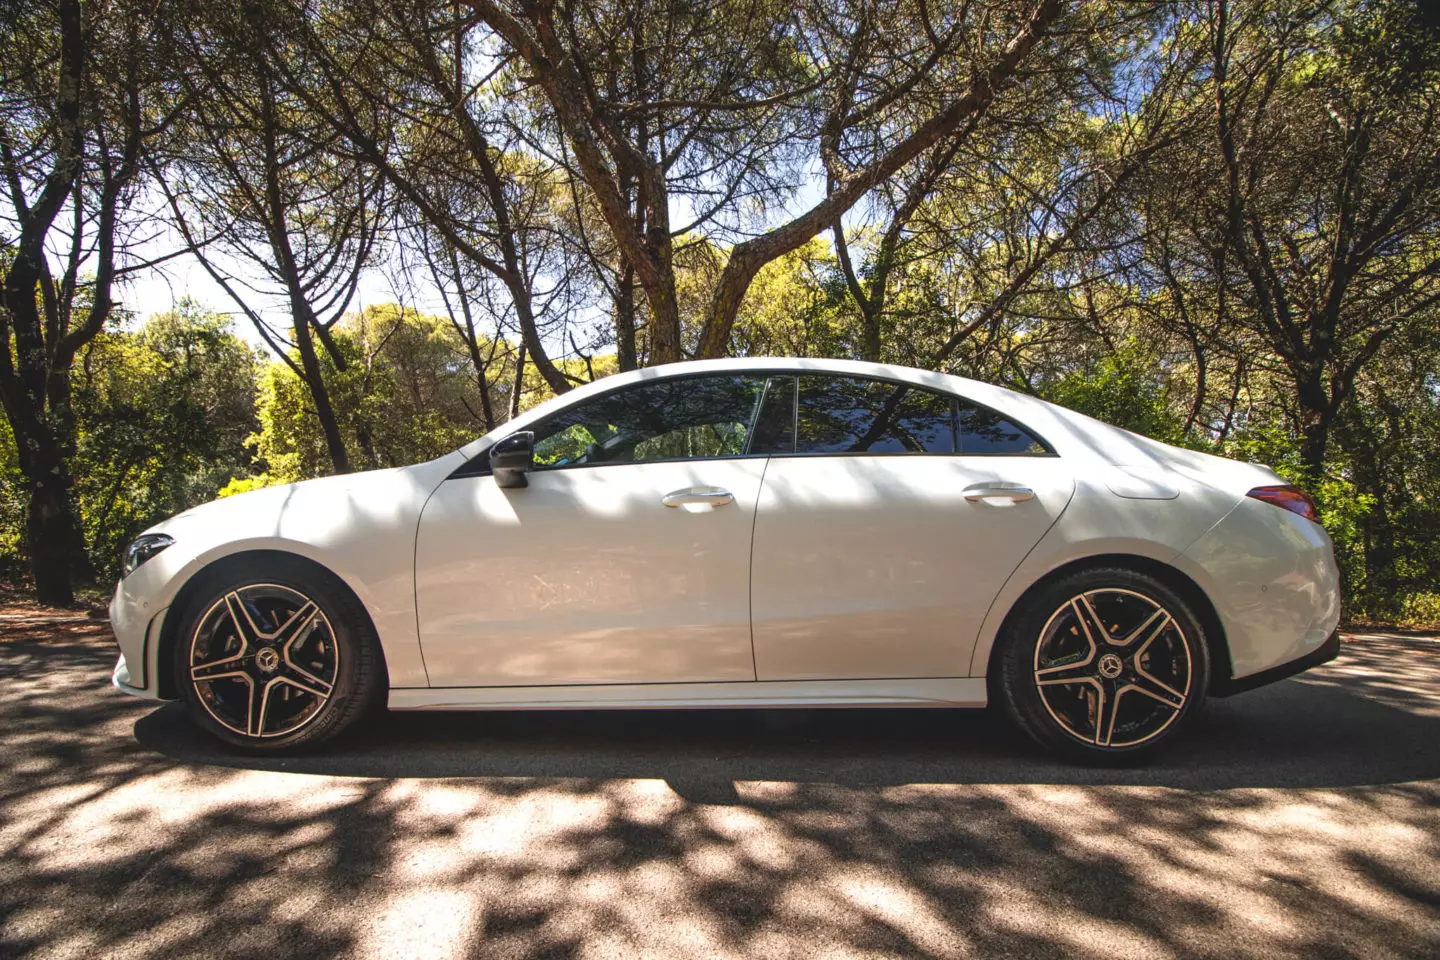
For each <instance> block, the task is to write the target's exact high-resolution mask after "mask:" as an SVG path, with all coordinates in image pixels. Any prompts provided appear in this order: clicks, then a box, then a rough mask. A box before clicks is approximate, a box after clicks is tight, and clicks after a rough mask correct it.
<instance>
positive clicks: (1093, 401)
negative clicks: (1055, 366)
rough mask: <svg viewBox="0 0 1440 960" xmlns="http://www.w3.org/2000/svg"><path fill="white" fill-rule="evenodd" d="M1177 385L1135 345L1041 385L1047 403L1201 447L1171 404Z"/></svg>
mask: <svg viewBox="0 0 1440 960" xmlns="http://www.w3.org/2000/svg"><path fill="white" fill-rule="evenodd" d="M1172 389H1173V385H1172V384H1171V382H1170V381H1169V379H1168V378H1167V377H1166V376H1165V371H1164V370H1163V369H1162V368H1160V367H1158V366H1157V365H1156V364H1155V362H1154V358H1153V357H1149V356H1147V355H1146V354H1145V352H1144V351H1143V349H1142V348H1141V347H1140V346H1139V345H1138V344H1135V343H1131V344H1128V345H1126V346H1124V347H1122V348H1120V349H1118V350H1116V351H1115V352H1113V353H1107V354H1104V355H1102V356H1101V357H1099V358H1098V359H1097V360H1095V361H1094V362H1093V363H1089V364H1086V365H1085V366H1083V367H1081V368H1079V369H1077V370H1073V371H1071V372H1068V373H1066V374H1064V375H1063V376H1061V377H1059V378H1058V379H1056V380H1054V381H1052V382H1050V383H1048V384H1044V385H1042V386H1040V389H1039V392H1040V394H1041V395H1042V396H1044V397H1045V399H1047V400H1049V401H1051V402H1052V403H1058V404H1060V405H1061V406H1063V407H1069V408H1070V409H1071V410H1076V411H1078V412H1080V413H1084V414H1087V415H1089V416H1092V417H1094V418H1095V419H1097V420H1103V421H1104V422H1106V423H1108V424H1111V425H1113V426H1117V427H1123V428H1124V429H1126V430H1130V431H1132V432H1134V433H1139V434H1143V435H1145V436H1147V437H1152V438H1154V439H1156V440H1160V441H1162V442H1164V443H1172V444H1177V445H1180V446H1199V447H1204V446H1205V444H1204V443H1203V442H1201V441H1198V440H1197V438H1196V437H1195V436H1194V435H1193V434H1187V432H1186V430H1185V422H1184V419H1183V418H1182V417H1180V416H1178V415H1177V414H1176V413H1175V412H1174V410H1173V405H1172V403H1171V400H1170V391H1171V390H1172Z"/></svg>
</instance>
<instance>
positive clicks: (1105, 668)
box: [261, 653, 1125, 680]
mask: <svg viewBox="0 0 1440 960" xmlns="http://www.w3.org/2000/svg"><path fill="white" fill-rule="evenodd" d="M261 669H264V668H263V667H262V668H261ZM1124 669H1125V661H1124V660H1121V659H1120V658H1119V657H1117V656H1115V654H1113V653H1107V654H1105V656H1103V657H1101V658H1100V676H1102V677H1104V678H1105V679H1107V680H1114V679H1115V678H1116V677H1118V676H1120V673H1121V672H1122V671H1123V670H1124Z"/></svg>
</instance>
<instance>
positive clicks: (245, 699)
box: [190, 583, 340, 737]
mask: <svg viewBox="0 0 1440 960" xmlns="http://www.w3.org/2000/svg"><path fill="white" fill-rule="evenodd" d="M339 671H340V648H339V646H338V645H337V644H336V643H335V633H334V631H333V630H332V629H331V627H330V621H329V620H328V619H326V617H325V614H324V613H322V612H321V611H320V608H319V607H318V606H317V605H316V604H315V601H314V600H311V599H310V598H309V597H307V596H305V595H304V594H302V593H300V592H299V591H298V590H293V589H291V588H290V587H285V586H281V585H280V584H276V583H257V584H251V585H249V586H245V587H240V588H239V589H236V590H231V591H229V592H228V593H226V594H225V595H224V596H223V597H221V598H220V599H219V600H216V601H215V602H214V603H213V604H211V606H210V609H209V610H207V611H206V612H205V616H203V617H202V618H201V620H200V623H199V624H198V625H197V626H196V628H195V633H194V635H193V636H192V638H191V641H190V679H191V682H192V683H193V684H194V686H195V689H196V691H197V692H198V693H199V695H200V703H201V704H202V705H203V706H204V707H205V709H206V710H207V711H209V713H210V716H212V717H214V718H215V721H216V722H217V723H219V724H222V725H223V726H225V727H226V728H227V729H229V730H232V731H234V732H235V733H237V734H240V735H241V736H246V737H280V736H284V735H285V734H287V733H294V732H295V731H296V730H298V729H300V728H301V727H303V726H304V725H305V724H306V723H309V722H310V721H311V720H313V719H314V718H315V717H317V716H318V715H319V714H320V711H321V710H322V709H323V708H324V706H325V702H326V701H327V700H329V699H330V695H331V694H332V693H333V692H334V690H335V678H336V676H337V674H338V673H339Z"/></svg>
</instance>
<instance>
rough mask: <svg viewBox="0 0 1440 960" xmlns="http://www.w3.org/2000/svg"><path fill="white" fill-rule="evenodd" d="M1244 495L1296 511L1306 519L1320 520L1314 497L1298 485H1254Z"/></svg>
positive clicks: (1283, 508)
mask: <svg viewBox="0 0 1440 960" xmlns="http://www.w3.org/2000/svg"><path fill="white" fill-rule="evenodd" d="M1245 496H1247V497H1254V498H1255V499H1256V500H1263V501H1265V502H1266V503H1269V504H1273V505H1274V506H1277V507H1279V508H1280V509H1282V510H1289V511H1290V512H1291V513H1298V514H1299V515H1300V516H1302V517H1304V518H1305V519H1306V520H1313V521H1315V522H1316V523H1319V522H1320V511H1319V510H1317V509H1316V508H1315V500H1314V498H1313V497H1311V496H1310V494H1308V493H1306V492H1305V491H1304V490H1301V489H1300V488H1299V487H1292V486H1290V485H1289V484H1285V485H1283V486H1276V487H1256V488H1255V489H1254V490H1251V491H1250V492H1249V493H1247V494H1245Z"/></svg>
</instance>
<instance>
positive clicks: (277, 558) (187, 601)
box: [155, 550, 388, 700]
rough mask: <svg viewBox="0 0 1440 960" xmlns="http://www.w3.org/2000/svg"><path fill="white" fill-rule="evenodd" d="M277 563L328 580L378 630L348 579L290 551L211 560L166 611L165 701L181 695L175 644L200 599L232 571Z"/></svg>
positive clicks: (159, 657)
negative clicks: (190, 610) (188, 612)
mask: <svg viewBox="0 0 1440 960" xmlns="http://www.w3.org/2000/svg"><path fill="white" fill-rule="evenodd" d="M277 562H279V563H286V564H294V565H295V566H298V567H304V568H306V569H308V570H309V571H311V572H313V573H315V574H317V575H319V576H320V577H321V578H323V579H325V580H327V581H328V582H329V583H330V584H331V585H332V586H334V587H335V588H336V589H337V590H342V591H344V592H345V593H346V594H348V595H349V596H350V597H351V599H353V600H354V601H355V606H356V607H357V608H358V609H359V610H361V611H362V612H363V613H364V615H365V618H366V619H367V620H368V621H369V623H370V628H371V630H374V629H375V621H374V619H373V618H372V617H371V616H370V610H369V608H368V607H367V606H366V605H365V603H364V602H363V601H362V600H361V599H360V597H359V595H358V594H356V592H355V591H354V589H352V588H351V586H350V584H348V583H346V582H345V578H344V577H341V576H340V575H339V574H337V573H335V571H333V570H331V569H330V568H329V567H327V566H325V565H324V564H323V563H320V562H319V561H317V560H314V559H312V558H310V557H307V556H304V555H303V554H299V553H293V552H291V551H288V550H242V551H240V552H238V553H229V554H226V555H225V556H223V557H217V558H216V559H214V560H211V561H210V562H209V563H207V564H205V565H204V566H203V567H201V568H200V569H198V570H196V571H195V572H194V573H193V574H192V575H191V576H190V577H189V579H187V580H186V581H185V583H184V584H183V585H182V586H181V587H180V589H179V591H177V592H176V594H175V597H174V599H173V600H171V601H170V606H169V608H168V609H167V610H166V611H165V618H164V620H162V621H161V624H160V639H159V643H158V649H157V651H156V658H155V663H156V674H155V676H156V681H157V685H158V691H157V692H158V693H159V695H160V697H161V698H162V699H166V700H174V699H176V698H177V697H179V696H180V687H179V683H178V680H177V678H176V676H175V666H174V664H175V656H174V654H175V644H176V643H178V642H179V636H178V634H179V632H180V624H181V622H182V621H183V620H184V619H185V614H186V612H187V611H188V610H189V607H190V605H191V604H192V603H194V602H195V599H196V597H198V596H200V594H201V592H202V591H203V590H205V589H206V588H207V587H208V586H210V585H211V584H212V583H214V582H215V581H216V580H218V579H220V578H221V577H223V576H224V575H225V574H227V573H228V572H230V571H231V570H232V569H240V568H244V567H248V566H252V565H255V564H265V563H270V564H274V563H277ZM379 647H380V667H381V670H382V671H384V672H386V673H388V666H387V664H386V662H385V645H384V644H383V643H381V644H380V645H379ZM387 686H388V684H387Z"/></svg>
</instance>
